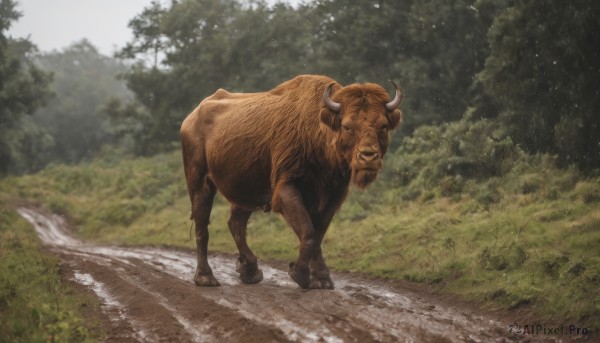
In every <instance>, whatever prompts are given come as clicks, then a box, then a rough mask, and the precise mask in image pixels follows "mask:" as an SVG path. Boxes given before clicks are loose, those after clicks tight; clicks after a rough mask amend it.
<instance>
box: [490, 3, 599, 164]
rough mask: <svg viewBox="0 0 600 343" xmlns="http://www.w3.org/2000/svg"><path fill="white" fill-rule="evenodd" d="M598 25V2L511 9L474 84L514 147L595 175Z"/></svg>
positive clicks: (497, 25)
mask: <svg viewBox="0 0 600 343" xmlns="http://www.w3.org/2000/svg"><path fill="white" fill-rule="evenodd" d="M599 17H600V4H598V3H597V2H589V1H571V2H569V3H568V4H564V3H562V2H559V1H554V0H535V1H515V3H514V5H513V6H511V7H509V8H507V9H505V10H504V11H503V12H501V13H500V15H498V16H497V17H496V19H495V21H494V24H493V25H492V26H491V28H490V31H489V33H488V36H489V41H490V44H491V53H490V55H489V56H488V58H487V60H486V63H485V69H484V70H483V71H482V72H481V73H480V74H479V76H478V82H481V83H482V85H483V88H484V91H485V94H486V95H487V96H489V98H490V101H491V102H493V103H495V105H496V106H497V111H496V112H494V111H492V113H486V115H490V114H491V115H494V114H495V113H497V115H498V118H499V120H500V121H501V122H502V123H503V124H504V125H505V126H506V127H507V129H509V131H510V135H511V136H512V137H513V139H514V141H515V142H516V143H519V144H522V146H523V147H524V148H525V149H526V150H527V151H530V152H537V151H549V152H554V153H558V154H559V159H560V160H559V162H560V163H561V165H563V166H564V165H568V164H571V163H576V164H578V165H579V166H580V167H581V168H583V169H585V170H590V169H592V168H598V167H600V144H599V143H600V140H599V137H600V136H599V135H598V132H600V117H599V116H598V112H600V100H599V99H600V97H599V96H598V95H599V93H598V92H600V58H599V57H600V56H599V55H598V50H597V49H596V48H595V47H596V46H598V45H599V44H600V25H598V18H599ZM482 108H485V105H482ZM482 112H485V110H482Z"/></svg>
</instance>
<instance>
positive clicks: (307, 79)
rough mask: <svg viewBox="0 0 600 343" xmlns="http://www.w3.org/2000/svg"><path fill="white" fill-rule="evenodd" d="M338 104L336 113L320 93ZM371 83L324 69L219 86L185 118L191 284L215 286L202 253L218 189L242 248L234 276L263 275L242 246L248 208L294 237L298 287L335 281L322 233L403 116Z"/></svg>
mask: <svg viewBox="0 0 600 343" xmlns="http://www.w3.org/2000/svg"><path fill="white" fill-rule="evenodd" d="M330 84H333V90H332V93H333V94H332V95H331V99H332V100H333V101H335V102H339V103H341V104H342V106H341V109H340V111H339V112H338V113H336V112H333V111H332V110H330V109H329V108H328V107H327V106H326V105H325V103H324V101H323V93H324V91H325V89H326V88H327V86H328V85H330ZM389 101H390V97H389V95H388V94H387V92H386V91H385V90H384V89H383V88H382V87H381V86H379V85H376V84H371V83H366V84H353V85H350V86H347V87H342V86H341V85H339V84H337V83H336V82H335V81H334V80H332V79H330V78H327V77H325V76H314V75H303V76H298V77H296V78H294V79H292V80H290V81H287V82H284V83H282V84H281V85H279V86H277V87H276V88H275V89H273V90H271V91H269V92H264V93H253V94H243V93H229V92H227V91H225V90H222V89H219V90H218V91H217V92H215V93H214V94H213V95H211V96H210V97H208V98H206V99H204V101H202V102H201V103H200V105H199V106H198V107H197V108H196V109H195V110H194V111H193V112H192V113H191V114H190V115H189V116H188V117H187V118H186V119H185V121H184V122H183V124H182V126H181V143H182V149H183V160H184V169H185V176H186V180H187V185H188V190H189V193H190V200H191V202H192V218H193V219H194V220H195V222H196V240H197V247H198V251H197V253H198V269H197V271H196V276H195V278H194V280H195V281H196V283H197V284H198V285H218V282H217V281H216V279H215V278H214V277H213V275H212V271H211V270H210V266H209V265H208V262H207V260H206V250H207V244H208V229H207V227H208V219H209V217H210V210H211V207H212V201H213V198H214V195H215V193H216V191H217V190H218V191H219V192H221V194H223V196H224V197H225V198H226V199H227V200H228V201H229V202H230V203H231V205H232V211H231V218H230V219H229V221H228V223H229V228H230V230H231V233H232V235H233V237H234V239H235V241H236V244H237V246H238V249H239V252H240V255H239V265H238V270H239V271H240V277H241V278H242V281H244V282H246V283H255V282H259V281H260V280H262V272H261V271H260V269H258V267H257V263H256V257H255V256H254V254H253V253H252V251H251V250H250V249H249V248H248V246H247V244H246V225H247V221H248V218H249V217H250V214H251V212H252V211H253V210H256V209H263V210H270V209H272V210H273V211H275V212H279V213H282V214H283V216H284V218H285V219H286V221H287V222H288V223H289V224H290V226H292V228H293V230H294V231H295V232H296V234H297V235H298V237H299V239H300V241H301V246H300V256H299V258H298V260H297V261H296V262H293V263H291V264H290V275H291V276H292V278H293V279H294V280H295V281H296V282H297V283H298V284H299V285H300V286H301V287H303V288H308V287H312V288H333V282H332V281H331V278H330V277H329V270H328V268H327V266H326V265H325V261H324V259H323V257H322V253H321V248H320V245H321V240H322V238H323V235H324V234H325V231H326V230H327V227H328V226H329V223H330V222H331V219H332V218H333V215H334V213H335V212H336V211H337V210H338V209H339V208H340V206H341V205H342V203H343V201H344V199H345V197H346V195H347V192H348V186H349V184H350V182H351V181H352V182H353V183H354V184H355V185H356V186H358V187H359V188H364V187H366V186H367V185H369V184H370V183H371V182H372V181H374V180H375V178H376V176H377V174H378V172H379V170H380V169H381V167H382V163H381V158H382V157H383V156H384V154H385V152H386V150H387V146H388V142H389V130H391V129H394V128H395V127H397V126H398V125H399V124H400V122H401V120H402V114H401V112H400V111H399V110H398V109H394V110H391V111H388V110H387V109H386V107H385V104H386V103H387V102H389Z"/></svg>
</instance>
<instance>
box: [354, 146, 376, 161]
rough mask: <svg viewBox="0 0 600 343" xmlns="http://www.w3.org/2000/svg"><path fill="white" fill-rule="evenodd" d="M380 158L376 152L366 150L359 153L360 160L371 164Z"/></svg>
mask: <svg viewBox="0 0 600 343" xmlns="http://www.w3.org/2000/svg"><path fill="white" fill-rule="evenodd" d="M378 158H379V153H377V151H376V150H370V149H364V150H360V151H359V152H358V159H359V160H361V161H364V162H371V161H373V160H375V159H378Z"/></svg>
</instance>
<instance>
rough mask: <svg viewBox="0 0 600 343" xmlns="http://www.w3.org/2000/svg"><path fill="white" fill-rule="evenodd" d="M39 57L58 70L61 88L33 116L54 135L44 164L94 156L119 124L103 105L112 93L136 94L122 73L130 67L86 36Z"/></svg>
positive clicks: (40, 63) (56, 82)
mask: <svg viewBox="0 0 600 343" xmlns="http://www.w3.org/2000/svg"><path fill="white" fill-rule="evenodd" d="M36 63H37V65H38V66H39V67H40V68H42V69H43V70H46V71H49V72H52V74H53V76H54V79H53V82H52V84H51V85H50V87H51V89H52V91H53V92H54V93H55V94H56V97H54V98H53V99H52V100H50V101H49V102H48V104H47V105H46V106H44V107H42V108H40V109H39V110H37V111H36V112H35V114H34V116H33V118H32V119H33V121H34V122H35V124H37V125H38V126H39V127H40V128H41V129H42V130H45V131H46V132H48V134H49V135H50V136H51V137H52V141H53V144H52V145H51V146H50V147H49V149H48V150H50V151H48V152H47V153H46V154H45V155H44V157H45V158H46V161H45V162H46V163H44V164H43V165H42V166H44V165H45V164H47V163H49V162H55V163H56V162H59V163H60V162H62V163H76V162H80V161H83V160H86V159H90V158H92V157H93V156H95V155H96V153H98V151H100V149H101V147H102V145H104V144H108V143H110V142H111V141H112V136H113V132H112V130H113V129H112V128H111V127H110V125H109V123H108V121H107V118H106V117H103V115H102V113H101V112H100V111H99V110H100V109H101V107H102V106H103V105H104V104H105V103H106V101H107V100H108V99H109V98H111V97H113V98H121V99H127V98H128V97H130V92H129V91H128V90H127V88H126V87H125V84H124V82H122V81H120V80H117V79H116V76H117V74H119V73H120V72H122V71H124V70H125V67H124V66H123V65H121V64H120V63H118V62H117V61H116V60H114V59H111V58H108V57H105V56H102V55H101V54H100V53H99V52H98V50H97V49H96V48H95V47H94V46H93V45H92V44H91V43H90V42H89V41H87V40H85V39H83V40H81V41H79V42H75V43H73V44H72V45H70V46H69V47H67V48H65V49H64V50H62V51H60V52H56V51H54V52H50V53H45V54H41V55H38V56H37V57H36ZM34 170H36V169H34Z"/></svg>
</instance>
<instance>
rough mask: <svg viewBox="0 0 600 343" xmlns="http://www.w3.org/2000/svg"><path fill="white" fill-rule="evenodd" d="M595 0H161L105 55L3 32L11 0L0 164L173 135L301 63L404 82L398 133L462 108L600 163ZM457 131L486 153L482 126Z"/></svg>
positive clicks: (590, 166)
mask: <svg viewBox="0 0 600 343" xmlns="http://www.w3.org/2000/svg"><path fill="white" fill-rule="evenodd" d="M599 8H600V5H597V4H595V3H594V2H589V1H573V2H569V3H568V4H558V2H556V1H551V0H536V1H491V0H490V1H488V0H478V1H446V0H433V1H418V2H416V1H415V2H413V1H409V0H400V1H393V2H392V1H384V0H379V1H357V2H353V3H352V5H349V4H348V3H347V2H346V1H333V0H332V1H314V2H306V3H303V4H301V5H298V6H297V8H294V7H291V6H290V5H287V4H285V3H278V4H275V5H273V6H268V5H267V4H266V3H265V2H262V1H249V2H243V1H238V0H202V1H173V2H171V3H170V4H169V5H163V4H161V3H160V2H158V1H156V2H154V3H152V5H151V6H149V7H148V8H146V9H144V11H143V12H142V13H140V14H139V15H137V16H136V17H135V18H132V19H131V22H130V24H129V26H130V28H131V30H132V32H133V34H134V39H133V40H132V41H131V42H129V43H128V44H127V45H126V46H124V47H123V48H122V49H121V50H120V51H119V52H118V53H117V54H116V56H110V57H109V56H102V55H101V54H99V53H98V51H97V50H96V49H95V48H94V46H93V45H92V44H91V43H89V42H87V41H85V40H83V41H81V42H77V43H74V44H73V45H72V46H70V47H67V48H65V49H64V50H62V51H53V52H41V53H40V52H37V51H36V49H35V46H33V45H32V43H31V42H29V41H27V40H26V39H16V40H15V39H11V38H10V37H6V36H5V31H6V29H7V28H8V27H9V26H10V25H11V23H12V22H13V21H15V20H18V18H19V13H18V12H17V11H16V10H15V7H14V1H12V0H11V1H9V0H3V1H2V11H3V13H2V18H3V19H2V26H1V27H0V29H1V30H2V31H1V34H2V36H0V37H1V38H0V44H1V50H0V54H1V56H2V59H1V60H0V61H1V62H0V63H1V64H0V75H1V77H2V80H3V82H2V85H1V86H0V87H1V88H0V103H1V106H0V108H2V110H1V112H0V121H1V123H2V126H1V130H2V134H1V138H0V161H1V164H0V166H1V167H0V173H1V174H2V175H8V174H22V173H29V172H35V171H38V170H40V169H42V168H43V167H44V166H46V165H47V164H49V163H70V164H72V163H78V162H81V161H89V160H91V159H93V158H94V156H96V155H97V154H98V153H99V152H100V151H101V150H102V149H106V148H108V147H110V148H118V149H119V150H121V151H123V152H125V153H128V154H133V155H136V156H150V155H153V154H156V153H160V152H165V151H170V150H172V149H174V148H175V147H176V146H177V144H178V142H177V141H178V128H179V125H180V123H181V121H182V119H183V118H184V117H185V116H186V115H187V113H189V112H190V111H191V109H193V108H194V107H195V106H196V105H197V104H198V103H199V101H200V100H201V99H203V98H204V97H206V96H207V95H210V94H211V93H212V92H214V91H215V90H216V89H218V88H225V89H228V90H230V91H238V92H254V91H264V90H268V89H271V88H273V87H274V86H276V85H277V84H279V83H281V82H283V81H285V80H288V79H290V78H292V77H294V76H295V75H298V74H325V75H328V76H331V77H333V78H334V79H336V80H338V81H339V82H340V83H342V84H349V83H352V82H377V83H379V84H382V85H389V82H388V80H389V79H393V80H395V81H396V82H398V83H399V84H400V85H401V86H402V88H403V89H404V92H405V93H406V96H405V98H406V101H405V103H404V105H403V112H404V114H405V122H404V126H403V128H402V130H401V132H400V133H399V134H398V135H397V136H398V137H396V139H395V140H394V142H395V143H394V144H395V147H396V148H397V147H398V146H399V145H400V144H401V143H402V141H403V139H405V138H406V137H409V136H410V135H411V134H412V133H413V132H414V131H415V130H416V129H417V128H419V127H422V126H424V125H432V126H439V125H443V124H445V123H453V122H462V123H463V124H462V125H465V126H472V125H475V126H476V125H483V126H485V131H486V134H485V135H486V136H487V138H489V139H491V140H493V141H494V142H504V143H506V144H509V145H511V146H514V147H519V148H520V149H523V151H525V152H526V153H529V154H537V153H548V154H551V155H553V156H555V157H556V162H557V164H558V165H559V166H561V167H569V166H575V167H577V168H579V169H580V170H582V171H585V172H590V171H592V170H594V169H597V168H598V167H599V166H600V162H599V161H600V141H599V140H600V138H599V137H600V135H598V132H599V122H600V116H598V115H597V113H598V109H599V106H600V105H599V101H600V100H599V99H600V97H599V94H598V92H600V58H598V50H597V49H596V48H595V47H596V46H598V45H599V44H598V43H599V41H600V26H599V25H598V17H599V11H600V10H599ZM456 138H457V139H458V141H461V137H456ZM461 143H462V146H464V147H465V149H467V150H468V149H473V150H478V149H479V151H475V152H477V153H479V154H484V151H482V150H481V149H482V148H483V147H484V145H481V144H479V142H474V143H475V145H474V146H469V143H468V142H464V141H463V142H461ZM475 162H477V161H475ZM493 172H498V171H493Z"/></svg>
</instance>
